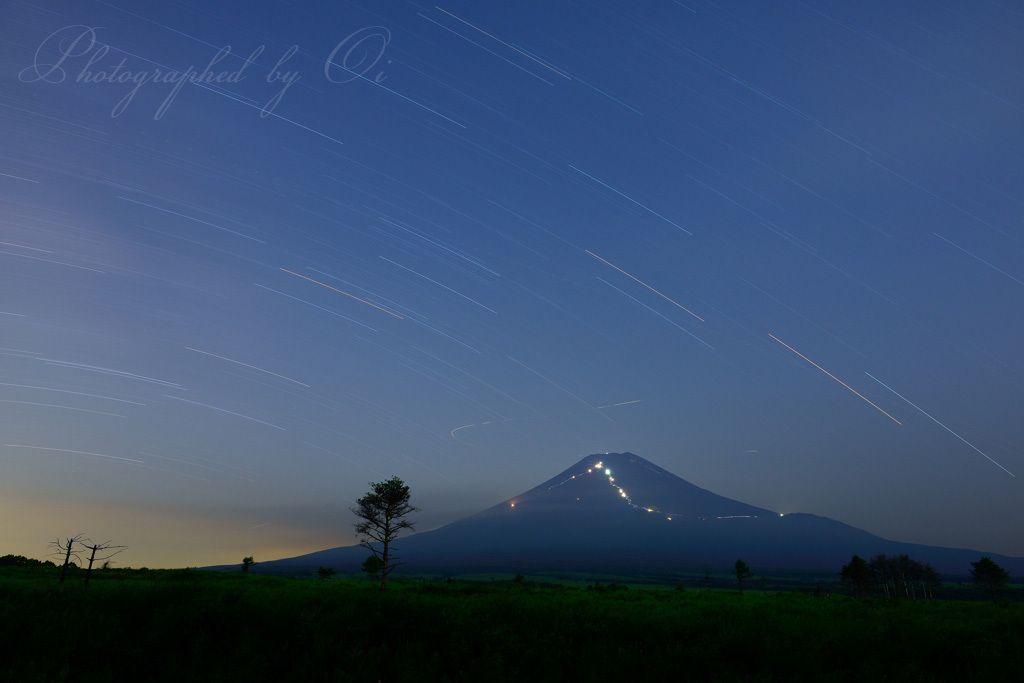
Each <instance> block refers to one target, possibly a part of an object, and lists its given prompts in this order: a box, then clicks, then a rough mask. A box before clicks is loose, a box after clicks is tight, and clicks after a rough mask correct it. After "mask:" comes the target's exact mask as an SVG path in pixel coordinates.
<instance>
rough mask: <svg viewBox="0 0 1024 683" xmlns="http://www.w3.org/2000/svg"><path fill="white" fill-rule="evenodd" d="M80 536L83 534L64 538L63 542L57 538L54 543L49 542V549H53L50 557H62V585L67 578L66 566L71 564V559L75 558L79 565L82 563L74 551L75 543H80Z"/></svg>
mask: <svg viewBox="0 0 1024 683" xmlns="http://www.w3.org/2000/svg"><path fill="white" fill-rule="evenodd" d="M82 536H83V534H78V535H77V536H72V537H70V538H66V539H64V540H63V541H62V540H60V539H59V538H58V539H57V540H55V541H50V544H49V547H50V548H53V552H52V553H50V555H51V556H53V557H58V558H59V557H61V556H62V555H63V557H64V564H62V565H61V568H60V582H61V583H64V578H65V577H66V576H67V573H68V565H69V564H71V558H72V557H73V558H75V560H77V561H78V562H79V563H81V561H82V558H81V557H79V555H78V553H77V552H75V550H74V546H75V544H76V543H79V544H81V543H82Z"/></svg>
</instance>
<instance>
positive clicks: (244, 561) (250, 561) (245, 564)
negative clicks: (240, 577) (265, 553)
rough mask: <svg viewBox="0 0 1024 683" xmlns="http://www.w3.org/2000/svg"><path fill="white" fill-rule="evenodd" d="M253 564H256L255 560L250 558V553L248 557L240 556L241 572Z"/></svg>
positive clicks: (246, 570)
mask: <svg viewBox="0 0 1024 683" xmlns="http://www.w3.org/2000/svg"><path fill="white" fill-rule="evenodd" d="M254 564H256V560H254V559H252V555H250V556H249V557H243V558H242V571H243V572H248V571H249V567H251V566H253V565H254Z"/></svg>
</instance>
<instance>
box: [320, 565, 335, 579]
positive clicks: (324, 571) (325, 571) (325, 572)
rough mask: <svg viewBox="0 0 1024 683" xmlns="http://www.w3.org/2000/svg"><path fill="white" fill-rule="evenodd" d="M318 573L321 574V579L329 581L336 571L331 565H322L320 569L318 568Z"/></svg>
mask: <svg viewBox="0 0 1024 683" xmlns="http://www.w3.org/2000/svg"><path fill="white" fill-rule="evenodd" d="M316 573H317V576H319V577H320V579H321V580H323V581H327V580H328V579H330V578H331V577H332V576H334V575H335V573H336V572H335V571H334V570H333V569H331V568H330V567H320V568H319V569H317V570H316Z"/></svg>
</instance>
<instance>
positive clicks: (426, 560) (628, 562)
mask: <svg viewBox="0 0 1024 683" xmlns="http://www.w3.org/2000/svg"><path fill="white" fill-rule="evenodd" d="M395 547H396V548H397V551H398V554H399V555H400V556H401V558H402V559H403V560H404V561H406V562H407V564H405V565H403V566H401V567H400V568H399V569H398V570H396V571H398V572H400V573H410V574H417V573H422V574H438V573H441V574H457V573H469V572H517V573H524V572H537V571H583V572H620V573H634V574H647V575H650V574H658V573H662V572H664V573H671V572H678V571H684V570H688V569H689V570H701V569H703V568H705V567H710V568H713V569H717V570H719V571H721V569H722V568H725V567H731V566H732V564H733V563H734V562H735V561H736V558H738V557H742V558H743V559H744V561H746V562H747V564H748V565H750V566H751V567H754V568H755V569H756V571H758V572H759V573H760V572H763V571H765V570H817V571H822V570H823V571H835V572H838V571H839V568H840V567H841V566H842V565H843V564H845V563H846V562H849V560H850V557H851V556H852V555H854V554H857V555H860V556H861V557H863V558H865V559H870V558H871V557H872V556H873V555H876V554H878V553H886V554H890V553H906V554H907V555H909V556H910V557H911V558H913V559H915V560H918V561H919V562H922V563H924V562H927V563H930V564H931V565H932V566H934V567H935V568H936V570H938V571H939V572H942V573H947V574H967V573H968V572H969V571H970V562H973V561H977V559H978V558H979V557H981V556H982V555H983V554H984V555H986V556H988V557H991V558H992V559H993V561H995V562H996V563H998V564H999V565H1001V566H1002V567H1003V568H1005V569H1007V570H1008V571H1009V572H1010V573H1011V574H1013V575H1019V574H1021V573H1024V558H1012V557H1006V556H1002V555H996V554H993V553H980V552H978V551H974V550H965V549H953V548H939V547H934V546H926V545H918V544H912V543H899V542H896V541H890V540H886V539H884V538H880V537H878V536H875V535H873V534H869V533H868V532H866V531H862V530H860V529H857V528H854V527H852V526H849V525H846V524H843V523H841V522H837V521H835V520H832V519H828V518H826V517H818V516H817V515H809V514H802V513H796V514H787V515H781V514H779V513H777V512H773V511H771V510H766V509H764V508H758V507H755V506H753V505H748V504H746V503H741V502H739V501H735V500H731V499H729V498H725V497H723V496H719V495H717V494H714V493H712V492H710V491H707V490H705V489H702V488H700V487H697V486H694V485H693V484H691V483H689V482H688V481H685V480H684V479H681V478H679V477H677V476H676V475H674V474H672V473H671V472H668V471H666V470H664V469H662V468H661V467H658V466H657V465H655V464H653V463H651V462H649V461H647V460H645V459H643V458H641V457H640V456H637V455H633V454H632V453H608V454H604V455H591V456H588V457H586V458H583V459H582V460H580V461H579V462H577V463H576V464H575V465H573V466H572V467H569V468H568V469H566V470H565V471H563V472H561V473H560V474H558V475H556V476H554V477H552V478H551V479H549V480H547V481H546V482H544V483H543V484H540V485H539V486H536V487H534V488H532V489H530V490H529V491H526V492H525V493H522V494H520V495H518V496H515V497H513V498H510V499H508V500H505V501H502V502H501V503H499V504H497V505H495V506H494V507H491V508H489V509H487V510H484V511H482V512H479V513H477V514H475V515H472V516H470V517H466V518H464V519H461V520H459V521H456V522H453V523H451V524H448V525H445V526H443V527H440V528H439V529H435V530H434V531H427V532H422V533H417V534H413V535H411V536H408V537H404V538H399V539H398V540H397V541H396V543H395ZM367 554H368V552H367V550H366V549H365V548H361V547H359V546H346V547H341V548H332V549H330V550H322V551H319V552H315V553H310V554H308V555H301V556H299V557H292V558H288V559H282V560H273V561H270V562H262V563H260V565H258V568H259V570H261V571H263V572H272V573H293V572H300V571H309V570H315V569H316V568H317V567H320V566H324V567H332V568H334V569H335V570H337V571H340V572H354V571H358V570H359V567H360V565H361V564H362V562H363V560H364V559H366V556H367ZM254 569H255V568H254Z"/></svg>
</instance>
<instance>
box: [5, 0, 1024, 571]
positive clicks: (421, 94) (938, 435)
mask: <svg viewBox="0 0 1024 683" xmlns="http://www.w3.org/2000/svg"><path fill="white" fill-rule="evenodd" d="M1022 82H1024V12H1022V11H1021V8H1020V6H1019V5H1017V3H1014V2H1011V1H1010V0H992V1H990V0H981V1H978V2H923V1H922V2H916V1H910V2H899V3H893V2H888V1H867V2H857V3H849V2H843V1H840V0H834V1H833V0H808V1H807V2H793V1H789V0H781V1H779V2H771V3H764V2H722V3H713V2H705V1H703V0H686V2H685V3H683V2H676V1H673V0H652V1H650V2H642V3H625V2H596V1H595V2H571V1H565V0H552V1H547V2H516V3H498V2H470V1H468V0H451V2H446V4H443V5H439V6H435V5H432V4H417V3H414V2H400V1H397V0H395V1H391V0H387V1H382V0H378V1H371V0H364V1H362V2H331V3H302V2H262V3H253V2H216V3H210V4H207V3H199V2H194V1H193V0H177V1H175V2H150V1H148V0H147V1H141V0H140V1H138V2H132V3H128V2H125V1H124V0H114V1H113V2H109V3H108V2H102V1H100V0H78V1H76V2H46V1H40V2H21V1H18V0H7V1H6V2H4V3H3V5H2V8H0V122H2V125H0V159H2V163H0V404H2V405H0V520H2V523H0V554H3V553H8V552H11V553H16V554H25V555H28V556H30V557H42V556H43V555H45V553H46V552H47V551H46V543H47V541H49V540H52V539H53V538H55V537H57V536H70V535H74V534H77V533H85V534H86V535H88V536H90V537H91V538H93V539H94V540H97V541H102V540H108V539H109V540H111V541H112V542H114V543H116V544H124V545H127V546H128V550H127V551H125V552H124V553H123V554H122V555H120V556H119V557H118V560H119V561H120V564H122V565H125V564H126V565H130V566H136V567H138V566H143V565H149V566H184V565H204V564H215V563H222V562H238V561H240V560H241V558H242V556H243V555H254V556H255V557H256V559H257V561H259V560H261V559H273V558H275V557H283V556H288V555H295V554H299V553H303V552H311V551H314V550H319V549H323V548H328V547H333V546H338V545H347V544H350V543H352V542H354V536H353V530H352V524H353V521H354V517H353V515H352V514H351V513H350V512H349V510H348V508H349V507H350V506H351V505H353V503H354V500H355V499H356V498H358V497H359V496H360V495H362V494H363V493H364V492H365V491H366V490H367V488H368V482H370V481H380V480H382V479H385V478H388V477H390V476H391V475H398V476H400V477H402V478H403V479H404V480H405V481H406V482H407V483H408V484H409V485H410V486H411V488H412V493H413V503H414V504H416V505H418V506H419V507H421V508H422V512H421V513H420V514H419V515H418V521H419V524H418V528H419V529H421V530H427V529H430V528H434V527H437V526H439V525H441V524H444V523H447V522H451V521H454V520H456V519H458V518H460V517H463V516H465V515H468V514H471V513H474V512H477V511H479V510H481V509H483V508H486V507H489V506H491V505H493V504H495V503H497V502H499V501H501V500H503V499H505V498H507V497H510V496H513V495H515V494H517V493H520V492H522V491H524V490H526V489H528V488H531V487H532V486H535V485H536V484H538V483H540V482H541V481H543V480H545V479H547V478H549V477H551V476H553V475H555V474H556V473H557V472H559V471H561V470H562V469H564V468H566V467H568V466H569V465H571V464H572V463H574V462H576V461H577V460H579V459H580V458H582V457H584V456H586V455H587V454H591V453H604V452H606V451H619V452H621V451H630V452H633V453H636V454H638V455H641V456H643V457H645V458H647V459H649V460H651V461H653V462H655V463H656V464H658V465H660V466H662V467H664V468H666V469H668V470H669V471H671V472H673V473H675V474H678V475H679V476H681V477H683V478H684V479H687V480H688V481H691V482H693V483H694V484H696V485H698V486H701V487H704V488H707V489H710V490H712V491H714V492H716V493H719V494H721V495H725V496H728V497H730V498H735V499H738V500H742V501H745V502H748V503H751V504H753V505H757V506H761V507H766V508H769V509H772V510H777V511H780V512H796V511H800V512H809V513H815V514H819V515H824V516H828V517H832V518H834V519H838V520H840V521H843V522H846V523H849V524H852V525H855V526H858V527H861V528H864V529H866V530H868V531H871V532H873V533H876V534H879V535H881V536H885V537H887V538H892V539H896V540H903V541H913V542H920V543H929V544H934V545H945V546H954V547H972V548H978V549H981V550H987V551H993V552H1000V553H1005V554H1010V555H1024V535H1022V532H1024V500H1022V497H1021V491H1022V489H1021V485H1022V482H1024V453H1022V445H1024V419H1022V414H1021V413H1022V406H1024V396H1022V392H1024V354H1022V342H1024V317H1022V315H1021V313H1022V304H1024V229H1022V226H1021V216H1022V210H1024V125H1022V123H1024V86H1022ZM1014 475H1017V476H1016V477H1015V476H1014ZM624 485H627V486H628V482H624ZM641 502H642V501H641Z"/></svg>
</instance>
